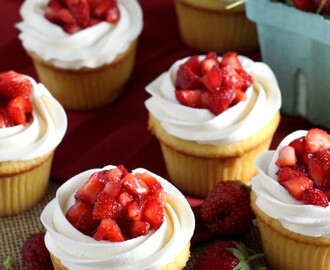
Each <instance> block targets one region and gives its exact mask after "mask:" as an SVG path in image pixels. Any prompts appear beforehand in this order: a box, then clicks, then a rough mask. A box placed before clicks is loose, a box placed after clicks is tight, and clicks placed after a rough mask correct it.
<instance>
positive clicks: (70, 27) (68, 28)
mask: <svg viewBox="0 0 330 270" xmlns="http://www.w3.org/2000/svg"><path fill="white" fill-rule="evenodd" d="M63 30H64V31H65V32H66V33H68V34H70V35H72V34H75V33H77V32H79V31H80V30H82V28H81V27H80V26H79V25H78V24H76V23H71V24H70V23H67V24H64V25H63Z"/></svg>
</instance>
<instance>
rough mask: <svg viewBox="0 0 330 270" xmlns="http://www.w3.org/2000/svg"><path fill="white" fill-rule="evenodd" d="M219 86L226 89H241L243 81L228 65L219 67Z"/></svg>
mask: <svg viewBox="0 0 330 270" xmlns="http://www.w3.org/2000/svg"><path fill="white" fill-rule="evenodd" d="M220 70H221V78H222V79H221V85H222V86H223V87H225V88H226V89H227V88H234V89H235V88H237V89H241V88H243V86H244V85H245V82H244V79H243V78H242V77H241V76H240V75H239V74H238V72H237V71H236V70H235V69H234V68H233V67H232V66H230V65H227V66H223V67H221V69H220Z"/></svg>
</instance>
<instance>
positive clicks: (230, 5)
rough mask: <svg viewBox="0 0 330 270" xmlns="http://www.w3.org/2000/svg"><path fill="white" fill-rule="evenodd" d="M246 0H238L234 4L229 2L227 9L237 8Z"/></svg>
mask: <svg viewBox="0 0 330 270" xmlns="http://www.w3.org/2000/svg"><path fill="white" fill-rule="evenodd" d="M245 1H246V0H238V1H235V2H234V3H232V4H229V5H228V6H226V9H232V8H235V7H237V6H239V5H242V4H244V3H245Z"/></svg>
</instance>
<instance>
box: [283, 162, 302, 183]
mask: <svg viewBox="0 0 330 270" xmlns="http://www.w3.org/2000/svg"><path fill="white" fill-rule="evenodd" d="M277 175H278V182H279V183H280V184H281V183H282V182H283V181H286V180H288V179H290V178H293V177H296V176H301V175H302V176H306V177H307V176H308V175H307V173H306V171H305V167H303V166H301V165H299V164H296V165H294V166H291V167H280V169H279V170H278V172H277Z"/></svg>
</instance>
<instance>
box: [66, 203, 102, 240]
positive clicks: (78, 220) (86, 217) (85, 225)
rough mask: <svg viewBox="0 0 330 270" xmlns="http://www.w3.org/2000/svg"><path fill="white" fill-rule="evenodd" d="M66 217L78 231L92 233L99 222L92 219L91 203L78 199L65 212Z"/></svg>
mask: <svg viewBox="0 0 330 270" xmlns="http://www.w3.org/2000/svg"><path fill="white" fill-rule="evenodd" d="M66 218H67V219H68V220H69V222H70V223H71V224H72V225H73V226H74V227H75V228H76V229H77V230H79V231H80V232H82V233H84V234H86V235H92V232H93V231H94V230H95V229H96V227H97V225H98V224H99V222H98V221H97V220H94V219H93V208H92V206H91V205H88V204H87V203H84V202H82V201H78V202H77V203H75V204H74V205H72V206H71V207H70V208H69V210H68V212H67V213H66Z"/></svg>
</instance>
